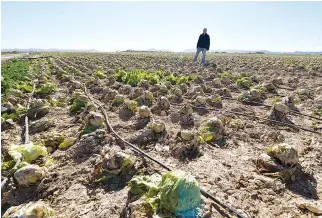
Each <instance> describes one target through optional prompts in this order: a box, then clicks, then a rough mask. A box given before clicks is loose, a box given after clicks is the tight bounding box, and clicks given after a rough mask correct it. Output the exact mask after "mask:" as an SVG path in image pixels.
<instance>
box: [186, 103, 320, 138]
mask: <svg viewBox="0 0 322 218" xmlns="http://www.w3.org/2000/svg"><path fill="white" fill-rule="evenodd" d="M191 106H192V107H194V108H197V109H206V110H213V111H218V112H219V110H218V109H216V108H207V107H198V106H194V105H191ZM224 113H230V114H236V115H241V116H246V117H250V118H256V119H258V120H264V121H268V122H273V123H277V124H281V125H286V126H289V127H292V128H295V129H301V130H303V131H307V132H311V133H315V134H319V135H321V136H322V133H321V132H317V131H314V130H310V129H306V128H303V127H300V126H297V125H294V124H290V123H285V122H281V121H278V120H272V119H266V118H261V117H258V116H255V115H249V114H243V113H239V112H234V111H225V112H224Z"/></svg>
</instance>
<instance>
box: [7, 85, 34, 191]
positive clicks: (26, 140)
mask: <svg viewBox="0 0 322 218" xmlns="http://www.w3.org/2000/svg"><path fill="white" fill-rule="evenodd" d="M35 89H36V82H35V81H34V84H33V87H32V92H31V94H30V95H29V98H28V102H27V107H26V108H27V110H28V109H29V107H30V103H31V99H32V96H33V95H34V93H35ZM24 136H25V145H26V144H28V143H29V142H30V141H29V119H28V116H27V115H26V116H25V134H24ZM21 159H22V157H20V158H19V159H18V160H17V162H16V164H15V165H14V167H13V168H12V169H11V170H10V172H9V174H8V176H7V177H6V178H5V179H4V180H3V181H2V182H1V190H2V188H3V187H4V186H5V185H6V184H7V182H8V180H9V178H10V177H11V176H12V174H13V173H14V170H15V169H16V168H17V167H18V166H19V165H20V163H21Z"/></svg>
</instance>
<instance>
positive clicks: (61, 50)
mask: <svg viewBox="0 0 322 218" xmlns="http://www.w3.org/2000/svg"><path fill="white" fill-rule="evenodd" d="M1 52H18V53H26V52H99V51H98V50H96V49H56V48H50V49H40V48H27V49H19V48H14V49H1ZM121 52H172V51H171V50H169V49H155V48H150V49H147V50H144V49H143V50H124V51H121ZM182 52H196V49H185V50H183V51H182ZM210 52H218V53H258V54H312V55H314V54H315V55H316V54H320V55H322V51H318V52H310V51H295V52H283V51H278V52H277V51H268V50H237V49H227V50H210Z"/></svg>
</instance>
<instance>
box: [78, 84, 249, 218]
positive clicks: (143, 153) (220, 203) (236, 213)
mask: <svg viewBox="0 0 322 218" xmlns="http://www.w3.org/2000/svg"><path fill="white" fill-rule="evenodd" d="M83 86H84V92H85V94H86V96H87V97H88V98H89V99H90V100H91V101H92V102H93V103H94V104H96V105H97V106H98V107H99V108H100V110H101V112H102V113H103V115H104V118H105V124H106V126H107V127H108V128H109V130H110V131H111V132H112V133H113V134H114V135H115V136H116V137H117V138H118V139H120V140H121V141H122V142H124V143H125V144H127V145H129V146H130V147H131V148H132V149H134V150H135V151H137V152H138V153H140V154H142V155H143V156H145V157H147V158H149V159H150V160H152V161H153V162H155V163H157V164H159V165H160V166H162V167H163V168H164V169H166V170H168V171H171V169H170V168H169V167H168V166H166V165H165V164H163V163H162V162H160V161H158V160H156V159H154V158H153V157H151V156H150V155H148V154H146V153H145V152H143V151H142V150H141V149H140V148H137V147H136V146H135V145H133V144H131V143H130V142H128V141H126V140H125V139H123V138H122V137H121V136H120V135H119V134H117V133H116V132H115V131H114V129H113V127H112V126H111V124H110V123H109V121H108V116H107V113H106V110H105V109H104V107H103V106H102V105H101V104H100V103H99V101H98V100H96V99H94V98H92V97H91V96H90V95H89V93H88V92H87V88H86V85H85V84H83ZM200 193H201V194H202V195H203V196H205V197H206V198H210V199H211V200H213V201H214V202H216V203H217V204H219V205H220V206H222V207H223V208H225V209H227V210H228V211H230V212H232V213H234V214H235V215H236V216H237V217H238V218H245V216H243V215H242V214H241V213H240V212H238V211H237V210H236V209H235V208H233V207H231V206H229V205H227V204H225V203H222V202H221V201H220V200H219V199H217V198H216V197H215V196H213V195H212V194H210V193H208V192H207V191H206V190H205V189H204V188H202V187H201V188H200Z"/></svg>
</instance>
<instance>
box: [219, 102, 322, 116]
mask: <svg viewBox="0 0 322 218" xmlns="http://www.w3.org/2000/svg"><path fill="white" fill-rule="evenodd" d="M221 98H222V99H227V100H233V101H239V100H238V99H235V98H229V97H221ZM239 102H241V103H243V102H245V103H252V104H257V105H261V106H265V107H268V108H271V107H273V105H268V104H263V103H261V102H257V101H239ZM290 112H291V113H294V114H297V115H301V116H305V117H310V118H312V119H316V120H321V121H322V118H318V117H315V116H312V115H308V114H302V113H300V112H297V111H295V110H290Z"/></svg>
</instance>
